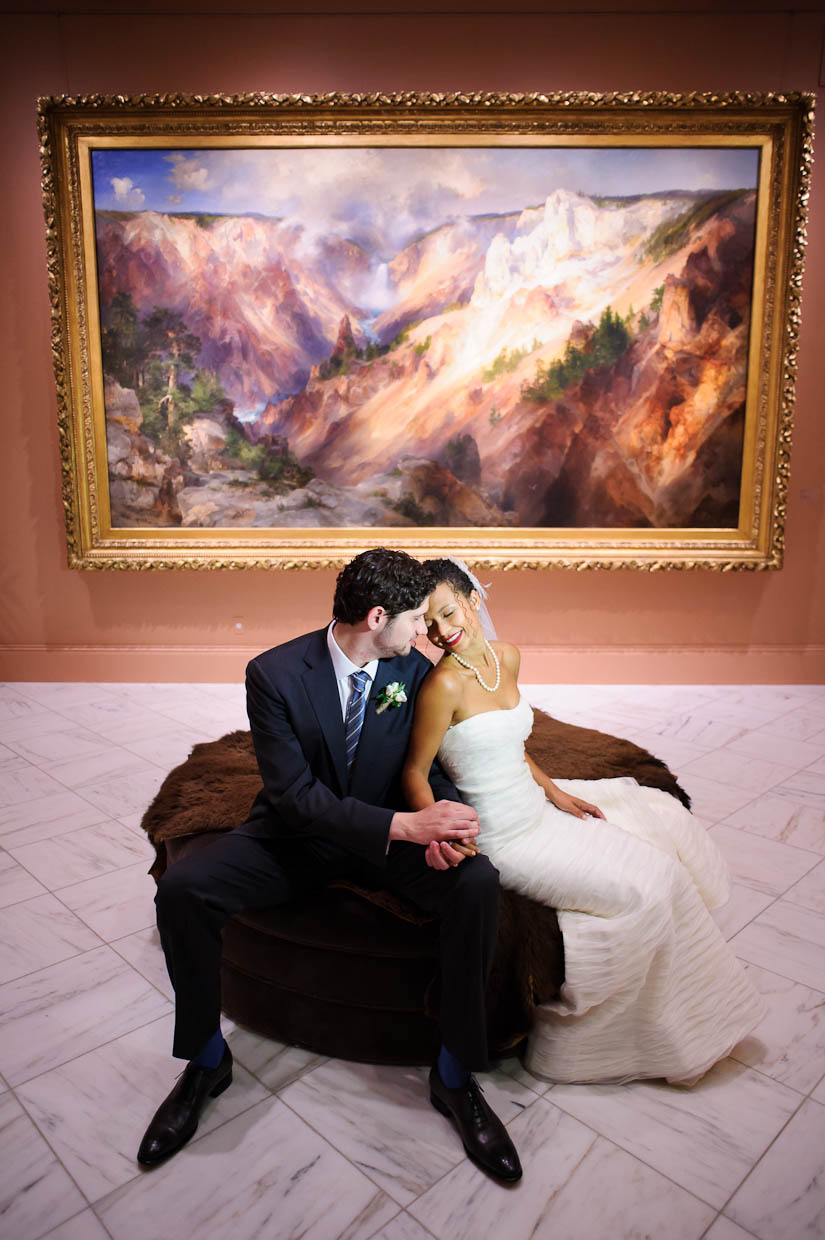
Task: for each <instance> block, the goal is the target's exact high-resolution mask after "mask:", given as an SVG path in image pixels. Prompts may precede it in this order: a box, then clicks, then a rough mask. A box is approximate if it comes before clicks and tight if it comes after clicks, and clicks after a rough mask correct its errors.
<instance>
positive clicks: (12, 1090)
mask: <svg viewBox="0 0 825 1240" xmlns="http://www.w3.org/2000/svg"><path fill="white" fill-rule="evenodd" d="M10 1093H11V1094H12V1096H13V1098H14V1100H15V1102H16V1103H17V1105H18V1106H19V1107H20V1108H21V1109H22V1111H23V1114H24V1115H25V1116H26V1119H27V1120H28V1121H29V1123H30V1124H32V1125H33V1127H34V1130H35V1132H36V1133H37V1135H38V1136H39V1137H40V1140H41V1141H42V1142H43V1143H44V1145H45V1146H46V1147H47V1148H48V1150H49V1152H50V1153H51V1156H52V1158H53V1159H54V1161H55V1163H56V1164H57V1166H58V1167H60V1168H62V1170H63V1172H64V1173H65V1174H66V1175H67V1176H68V1177H69V1179H70V1180H71V1182H72V1184H73V1185H74V1187H75V1188H76V1189H77V1191H78V1192H79V1193H80V1196H81V1197H82V1198H83V1200H84V1201H85V1202H86V1203H87V1206H86V1207H85V1208H86V1209H88V1208H89V1207H91V1208H92V1209H94V1204H93V1203H92V1202H91V1201H89V1198H88V1196H87V1195H86V1193H84V1192H83V1189H82V1188H81V1187H80V1185H79V1184H78V1182H77V1180H76V1179H75V1177H74V1176H73V1175H72V1173H71V1170H70V1169H69V1167H67V1166H66V1163H65V1162H64V1161H63V1159H62V1158H61V1157H60V1154H59V1153H58V1152H57V1150H56V1149H55V1148H54V1145H53V1144H52V1142H51V1141H50V1140H49V1134H48V1132H47V1131H45V1130H44V1129H43V1128H41V1126H40V1125H39V1124H38V1122H37V1120H36V1118H35V1117H34V1115H33V1114H32V1113H31V1111H30V1110H29V1108H28V1107H27V1106H26V1103H25V1100H24V1099H23V1098H21V1097H20V1095H19V1094H18V1093H17V1090H16V1089H15V1088H14V1087H10ZM84 1212H85V1210H78V1214H83V1213H84ZM72 1217H73V1218H74V1217H75V1216H74V1215H72ZM65 1222H66V1220H64V1222H63V1223H62V1224H60V1225H61V1226H64V1225H65ZM50 1230H51V1231H53V1230H54V1228H49V1227H48V1226H47V1228H46V1230H45V1231H43V1232H41V1233H40V1238H39V1240H42V1238H43V1237H45V1236H47V1235H48V1234H49V1231H50ZM107 1231H108V1229H107ZM109 1234H111V1233H109ZM9 1240H11V1237H10V1238H9ZM32 1240H34V1238H32Z"/></svg>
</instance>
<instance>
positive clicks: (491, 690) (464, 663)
mask: <svg viewBox="0 0 825 1240" xmlns="http://www.w3.org/2000/svg"><path fill="white" fill-rule="evenodd" d="M484 645H485V646H486V647H487V649H488V650H489V651H490V654H491V655H492V656H493V662H494V663H495V665H496V683H495V684H494V685H485V683H484V681H483V680H482V679H481V672H480V671H479V670H478V668H477V667H473V665H472V663H468V662H467V660H466V659H462V657H461V655H460V654H456V652H455V651H454V650H451V651H450V654H451V655H452V657H453V658H454V659H455V660H456V662H457V663H460V664H461V666H462V667H466V668H467V670H468V671H470V672H472V673H473V675H474V676H475V678H476V680H477V681H478V683H479V684H480V685H481V687H482V689H484V690H485V691H486V692H487V693H495V691H496V689H497V688H498V687H499V685H500V684H501V664H500V663H499V661H498V656H497V654H496V652H495V650H493V647H492V646H491V645H490V643H489V642H488V641H487V638H486V637H485V639H484Z"/></svg>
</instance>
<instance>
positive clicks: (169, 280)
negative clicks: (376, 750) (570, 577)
mask: <svg viewBox="0 0 825 1240" xmlns="http://www.w3.org/2000/svg"><path fill="white" fill-rule="evenodd" d="M91 161H92V177H93V192H94V221H95V238H96V261H97V279H98V290H97V291H98V311H99V324H100V343H101V358H102V368H103V392H104V403H105V418H106V439H107V450H108V464H109V499H110V509H111V524H112V527H113V528H120V529H123V528H132V529H134V528H138V527H144V528H146V527H151V528H154V529H158V528H164V527H184V528H187V527H191V528H193V529H207V528H208V529H219V528H227V527H229V528H257V529H280V528H289V529H300V528H310V529H320V528H324V527H328V528H332V527H346V528H364V527H367V528H370V529H378V528H381V529H383V528H396V527H397V528H402V527H425V526H432V527H476V528H501V527H508V528H519V529H524V528H536V527H541V528H561V529H573V528H577V529H582V528H594V527H596V528H608V529H617V528H633V529H650V530H656V529H658V530H665V529H677V528H679V529H696V530H701V529H711V528H721V529H735V528H736V527H737V523H738V520H739V510H740V498H741V491H742V485H743V484H742V460H743V439H744V426H745V406H746V390H747V382H748V355H749V333H750V328H751V302H752V285H753V273H754V241H755V220H756V210H755V207H756V196H757V184H758V177H759V153H758V150H757V149H755V148H754V147H747V146H742V147H734V146H707V145H706V146H699V145H697V146H695V147H686V146H684V147H683V146H669V147H664V146H635V147H634V146H621V147H620V146H588V147H585V146H581V147H570V146H556V147H547V146H527V145H525V146H519V147H515V146H514V147H507V146H464V147H458V146H431V147H422V146H394V147H382V146H370V147H367V146H355V145H353V146H351V147H346V146H341V147H334V148H333V147H329V148H319V147H317V146H316V147H313V148H312V149H309V148H306V147H304V148H301V147H289V146H284V147H279V148H275V147H267V148H251V149H242V148H240V147H237V148H236V147H232V148H219V147H209V146H204V147H197V148H181V149H157V148H151V149H149V148H139V147H135V148H128V147H116V148H111V149H96V150H93V151H92V153H91Z"/></svg>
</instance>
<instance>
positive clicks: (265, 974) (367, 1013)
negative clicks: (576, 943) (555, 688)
mask: <svg viewBox="0 0 825 1240" xmlns="http://www.w3.org/2000/svg"><path fill="white" fill-rule="evenodd" d="M528 750H529V752H530V755H531V757H533V759H534V760H535V761H536V762H537V763H538V764H539V765H540V766H542V767H543V768H544V769H546V770H548V771H550V772H551V773H552V774H553V776H557V777H558V778H562V779H564V778H573V777H580V778H592V779H599V778H608V777H611V776H615V775H632V776H635V777H636V779H638V781H639V783H645V784H649V785H652V786H655V787H660V788H664V789H665V790H666V791H668V792H670V793H672V794H673V795H675V796H677V797H679V799H680V800H682V801H683V802H684V803H685V804H688V803H689V802H688V799H687V797H686V795H685V793H684V792H683V791H682V789H681V788H679V785H678V784H677V783H676V780H675V778H674V776H673V775H672V774H671V773H670V771H669V770H668V769H667V767H666V766H665V765H664V764H663V763H662V762H660V761H659V760H658V759H656V758H654V757H652V756H651V755H650V754H649V753H647V752H646V751H645V750H643V749H641V748H639V746H637V745H634V744H632V743H631V742H630V741H625V740H620V739H619V738H616V737H610V736H607V735H605V734H603V733H600V732H594V731H592V730H590V729H585V728H579V727H575V726H574V725H572V724H564V723H561V722H560V721H559V720H556V719H552V718H551V717H550V716H548V715H545V714H543V713H542V712H540V711H537V712H536V723H535V726H534V730H533V734H532V736H531V738H530V741H529V742H528ZM259 787H260V779H259V777H258V772H257V766H256V762H255V756H254V752H253V750H252V745H251V740H250V736H249V733H248V732H234V733H230V734H229V735H228V736H225V737H223V738H222V739H221V740H219V741H214V742H210V743H208V744H201V745H196V746H195V748H194V750H193V752H192V754H191V755H190V757H189V758H188V759H187V760H186V762H184V763H182V764H181V765H180V766H178V767H176V768H175V769H174V770H173V771H171V772H170V773H169V775H168V776H167V777H166V780H165V781H164V783H163V785H162V787H161V789H160V791H159V792H158V795H157V797H156V798H155V800H154V801H153V802H152V804H151V805H150V806H149V808H148V809H147V811H146V813H145V815H144V818H143V827H144V828H145V830H146V831H147V833H148V834H149V837H150V839H151V840H152V842H153V844H154V845H155V849H156V861H155V864H154V866H153V867H152V873H153V874H154V875H155V877H156V878H158V877H159V876H160V875H161V874H162V873H163V871H164V870H165V868H166V867H167V866H168V865H173V864H174V863H175V861H177V860H178V859H179V858H180V857H182V856H185V855H186V854H188V853H190V852H191V851H192V850H194V849H201V848H205V847H208V846H209V844H210V843H211V841H212V840H213V839H214V838H215V833H216V832H219V831H224V830H228V829H231V828H232V827H235V826H238V825H240V823H241V822H243V821H244V819H245V817H246V813H247V811H248V808H249V806H250V805H251V803H252V801H253V799H254V797H255V795H256V793H257V791H258V789H259ZM438 931H439V927H438V922H437V921H435V920H432V919H428V918H426V916H425V915H424V914H422V913H420V912H419V911H418V910H416V909H415V908H413V906H411V905H409V904H407V903H405V902H403V901H401V900H399V899H398V898H397V897H395V896H394V895H392V894H391V893H389V892H373V891H365V890H363V889H361V888H353V887H351V886H349V885H347V884H334V885H333V886H331V887H328V888H326V889H325V890H324V891H321V892H319V893H317V894H316V895H314V896H312V897H311V898H306V899H303V900H301V901H300V903H292V904H287V905H282V906H280V907H278V908H273V909H267V910H264V911H254V912H249V913H242V914H240V915H238V916H236V917H233V918H231V919H230V920H229V921H228V922H227V924H226V926H225V929H224V938H223V967H222V975H221V976H222V1006H223V1009H224V1011H225V1012H226V1013H227V1015H228V1016H230V1017H231V1018H232V1019H233V1020H236V1021H238V1022H239V1023H240V1024H243V1025H245V1026H247V1027H248V1028H251V1029H253V1030H255V1031H256V1032H259V1033H262V1034H264V1035H266V1036H269V1037H273V1038H276V1039H278V1040H279V1041H282V1042H287V1043H292V1044H294V1045H297V1046H302V1047H305V1048H307V1049H309V1050H312V1051H315V1052H317V1053H319V1054H324V1055H334V1056H336V1057H338V1058H343V1059H354V1060H361V1061H364V1062H370V1063H403V1064H419V1063H429V1062H430V1061H431V1060H432V1057H433V1053H434V1051H435V1050H436V1049H437V1047H438V1043H439V1038H438V1031H437V1026H436V1023H435V1020H434V1018H433V1013H435V1012H437V1010H438V985H439V977H438ZM563 980H564V949H563V943H562V939H561V932H560V930H559V926H558V920H557V918H556V915H555V912H554V911H553V909H549V908H546V907H544V906H542V905H539V904H535V903H534V902H533V901H532V900H528V899H526V898H525V897H523V896H519V895H517V894H516V893H515V892H509V891H505V892H503V893H502V906H501V917H500V923H499V941H498V945H497V949H496V956H495V960H494V963H493V970H492V976H491V979H490V985H489V987H488V1033H489V1037H490V1045H491V1048H493V1050H494V1051H495V1052H498V1053H501V1052H503V1051H504V1050H505V1049H508V1048H511V1047H513V1046H515V1045H517V1044H518V1043H519V1042H520V1041H521V1040H522V1039H523V1038H524V1036H525V1035H526V1033H527V1032H528V1030H529V1028H530V1024H531V1019H532V1013H533V1011H534V1008H535V1005H536V1004H538V1003H542V1002H546V1001H548V1000H549V999H552V998H555V997H556V996H557V995H558V992H559V988H560V987H561V984H562V982H563Z"/></svg>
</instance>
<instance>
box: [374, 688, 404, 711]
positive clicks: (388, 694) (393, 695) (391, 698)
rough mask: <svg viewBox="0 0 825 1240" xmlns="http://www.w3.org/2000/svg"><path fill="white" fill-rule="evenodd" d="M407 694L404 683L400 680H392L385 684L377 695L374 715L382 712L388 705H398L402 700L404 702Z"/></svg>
mask: <svg viewBox="0 0 825 1240" xmlns="http://www.w3.org/2000/svg"><path fill="white" fill-rule="evenodd" d="M406 700H407V695H406V693H405V692H404V685H402V683H401V681H400V680H393V681H392V682H391V683H390V684H388V685H386V686H385V687H384V688H383V689H382V690H381V692H380V693H379V695H378V705H377V706H376V708H375V713H376V715H380V714H382V713H383V712H384V711H385V710H386V709H387V707H388V706H400V705H401V703H402V702H406Z"/></svg>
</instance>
